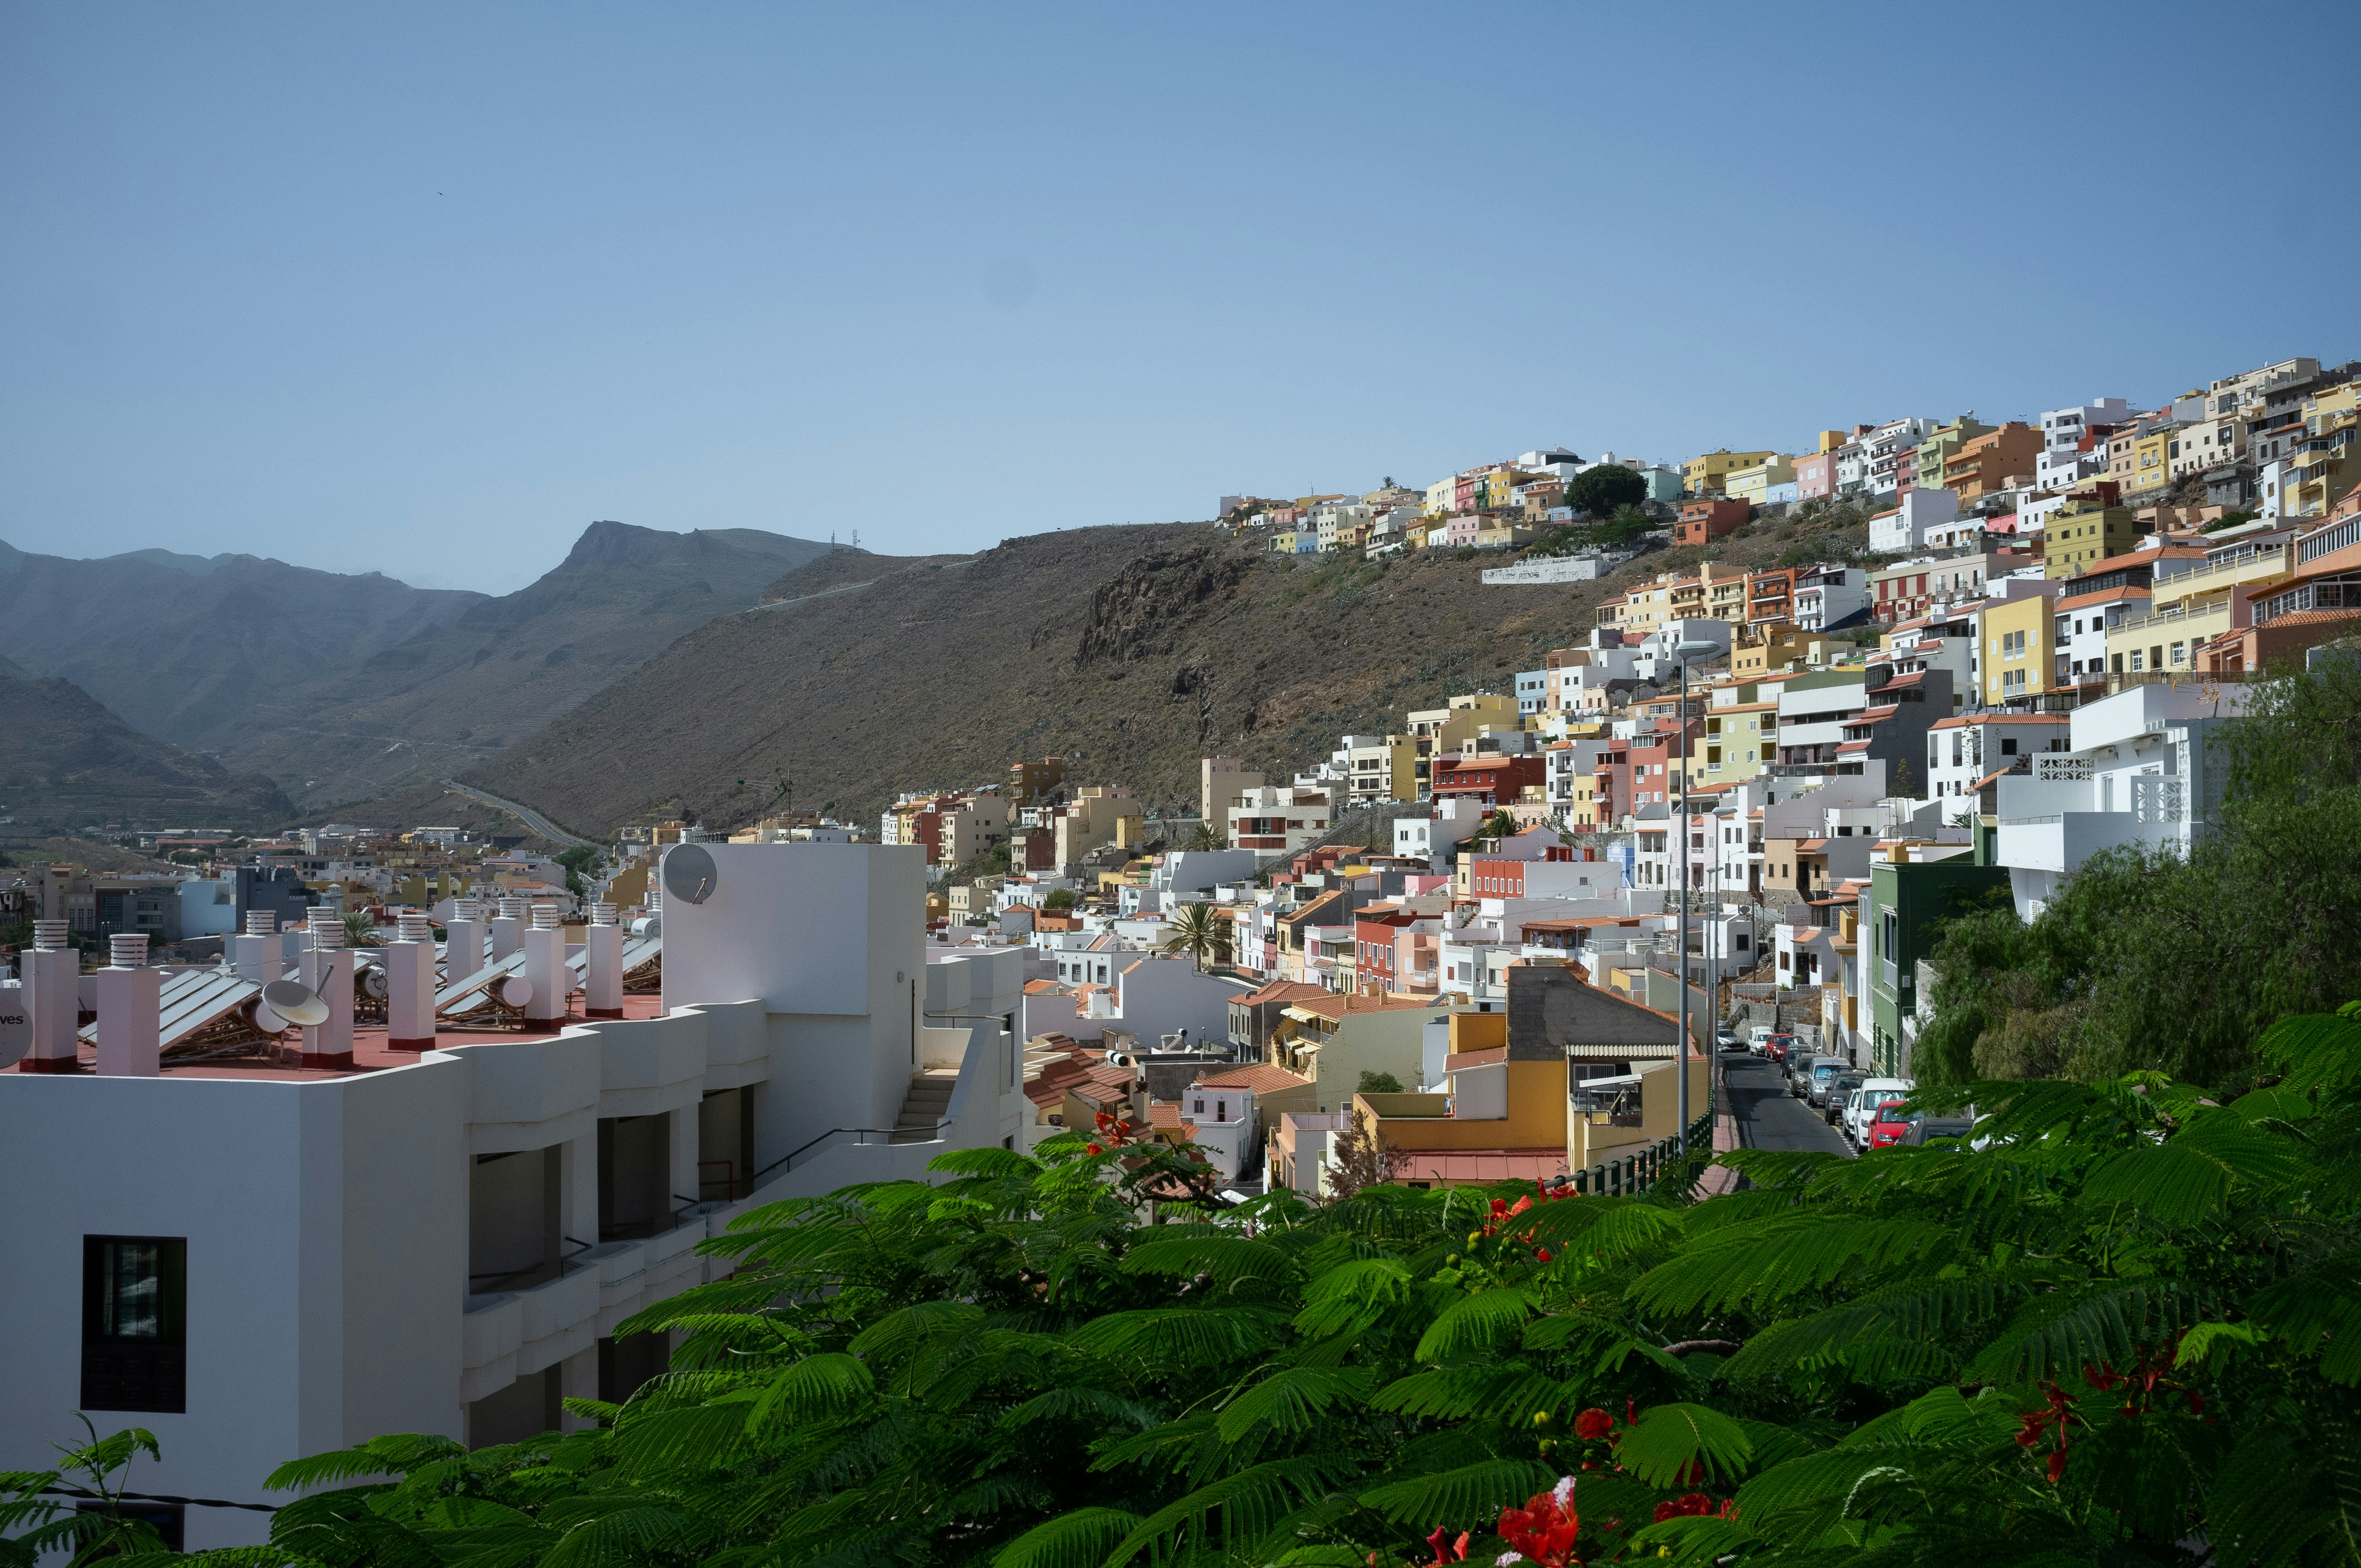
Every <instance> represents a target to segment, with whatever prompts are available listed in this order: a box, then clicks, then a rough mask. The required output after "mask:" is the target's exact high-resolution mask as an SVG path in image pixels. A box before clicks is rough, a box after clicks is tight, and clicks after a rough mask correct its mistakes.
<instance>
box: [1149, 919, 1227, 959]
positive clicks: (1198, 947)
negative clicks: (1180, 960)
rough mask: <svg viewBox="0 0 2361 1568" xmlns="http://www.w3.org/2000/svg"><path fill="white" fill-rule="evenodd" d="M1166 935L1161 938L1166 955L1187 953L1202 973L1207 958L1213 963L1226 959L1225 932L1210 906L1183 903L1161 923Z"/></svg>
mask: <svg viewBox="0 0 2361 1568" xmlns="http://www.w3.org/2000/svg"><path fill="white" fill-rule="evenodd" d="M1165 926H1166V929H1167V930H1168V932H1169V933H1170V934H1169V935H1168V936H1166V938H1164V950H1165V951H1166V952H1168V953H1187V954H1189V955H1190V956H1191V957H1192V958H1194V959H1196V960H1197V968H1198V970H1200V971H1202V970H1203V969H1204V967H1205V960H1206V959H1213V961H1214V962H1216V963H1223V962H1226V961H1227V960H1228V959H1229V956H1230V937H1229V933H1228V932H1227V931H1226V930H1224V929H1223V926H1222V921H1221V918H1220V917H1219V916H1216V915H1215V914H1214V913H1213V905H1210V904H1184V905H1180V907H1179V908H1177V909H1175V910H1174V911H1172V914H1171V916H1170V918H1168V919H1167V920H1166V922H1165Z"/></svg>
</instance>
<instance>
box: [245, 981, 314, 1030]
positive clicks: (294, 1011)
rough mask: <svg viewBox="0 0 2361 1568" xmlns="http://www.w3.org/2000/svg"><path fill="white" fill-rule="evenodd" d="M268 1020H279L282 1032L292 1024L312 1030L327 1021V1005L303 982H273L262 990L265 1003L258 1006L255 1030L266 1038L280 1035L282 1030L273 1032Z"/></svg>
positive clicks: (255, 1013) (259, 1003)
mask: <svg viewBox="0 0 2361 1568" xmlns="http://www.w3.org/2000/svg"><path fill="white" fill-rule="evenodd" d="M267 1017H275V1018H277V1019H278V1020H279V1029H284V1028H286V1027H287V1026H288V1025H291V1024H300V1025H303V1026H304V1027H306V1028H309V1027H310V1026H311V1025H314V1024H324V1023H326V1022H327V1021H328V1004H327V1003H324V1002H323V1001H321V1000H320V998H319V995H318V994H317V993H316V992H313V989H312V988H311V987H310V986H308V985H305V984H304V983H302V981H293V980H274V981H271V982H270V983H269V985H266V986H264V987H263V988H262V1000H261V1001H259V1002H258V1003H255V1007H254V1026H255V1027H256V1028H258V1029H260V1030H261V1031H263V1033H265V1034H269V1035H275V1034H277V1033H278V1032H279V1029H274V1028H272V1027H271V1026H270V1025H269V1023H267V1022H266V1021H265V1020H266V1018H267Z"/></svg>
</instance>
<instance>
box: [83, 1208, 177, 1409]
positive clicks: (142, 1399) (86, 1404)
mask: <svg viewBox="0 0 2361 1568" xmlns="http://www.w3.org/2000/svg"><path fill="white" fill-rule="evenodd" d="M188 1298H189V1244H188V1242H187V1241H186V1240H184V1239H182V1238H181V1237H178V1236H84V1237H83V1238H82V1409H86V1410H160V1411H165V1412H170V1413H173V1414H179V1413H182V1412H185V1411H186V1410H187V1409H188Z"/></svg>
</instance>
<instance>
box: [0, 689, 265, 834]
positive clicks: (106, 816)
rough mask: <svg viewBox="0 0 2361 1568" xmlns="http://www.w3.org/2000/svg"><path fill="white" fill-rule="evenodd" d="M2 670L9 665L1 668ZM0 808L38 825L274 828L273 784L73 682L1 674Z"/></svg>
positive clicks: (25, 828) (25, 827)
mask: <svg viewBox="0 0 2361 1568" xmlns="http://www.w3.org/2000/svg"><path fill="white" fill-rule="evenodd" d="M9 668H10V669H13V668H15V666H13V665H11V666H9ZM0 713H5V714H6V715H7V716H8V722H7V723H6V724H5V725H0V815H5V816H9V817H15V818H16V824H15V825H14V827H15V830H16V832H17V833H18V834H20V835H21V834H24V833H27V832H31V831H33V830H34V829H35V828H38V827H43V826H47V827H57V828H83V827H93V826H104V825H105V824H107V823H121V824H123V825H124V826H126V827H137V828H164V827H200V826H202V827H221V828H269V827H275V826H277V825H278V824H280V823H281V822H284V821H285V820H287V818H288V817H291V816H293V815H294V808H293V807H292V806H290V805H289V804H288V802H287V797H286V795H283V794H281V793H280V789H279V786H278V785H277V784H273V783H272V782H271V781H270V780H269V779H268V778H265V777H263V776H262V775H261V774H259V773H232V772H230V771H229V770H228V769H226V768H225V767H223V766H222V765H221V764H220V763H219V762H215V761H214V760H213V759H212V758H211V757H201V756H196V755H193V754H192V753H190V752H187V751H182V750H181V748H179V747H178V746H175V745H173V744H172V743H171V742H170V741H169V740H158V739H157V738H156V737H155V736H153V735H143V734H141V733H140V732H139V731H138V730H137V729H133V728H131V726H130V725H128V724H126V723H125V722H124V721H123V720H122V719H121V718H119V717H117V716H116V715H115V714H114V713H113V712H111V711H109V710H108V709H107V708H106V707H105V706H104V705H103V704H102V703H100V702H99V701H98V699H97V698H95V697H93V696H91V695H90V694H89V693H88V692H86V691H83V690H82V688H81V687H80V686H78V685H74V684H73V683H72V682H71V681H69V680H64V679H60V678H59V677H56V676H51V677H50V678H49V679H47V680H37V679H32V678H29V677H21V676H19V675H16V674H6V673H0Z"/></svg>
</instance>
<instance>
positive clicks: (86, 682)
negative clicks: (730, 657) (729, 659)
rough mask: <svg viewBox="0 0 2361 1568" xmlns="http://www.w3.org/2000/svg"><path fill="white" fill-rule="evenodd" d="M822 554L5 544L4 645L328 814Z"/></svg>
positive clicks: (770, 545) (772, 547)
mask: <svg viewBox="0 0 2361 1568" xmlns="http://www.w3.org/2000/svg"><path fill="white" fill-rule="evenodd" d="M827 554H829V546H827V545H825V544H818V543H812V542H811V541H809V540H804V539H793V538H788V537H786V536H785V535H781V534H774V533H765V532H760V531H758V530H754V529H714V530H705V531H701V532H690V533H669V532H663V531H661V530H657V529H649V528H637V527H632V526H631V525H629V524H625V523H620V522H598V523H593V524H591V525H590V527H589V528H588V530H587V531H586V532H584V533H583V534H582V536H581V538H580V539H579V540H577V542H576V543H575V545H574V548H573V550H572V551H571V552H570V553H569V554H567V556H566V559H565V560H564V561H563V562H561V563H559V565H557V566H555V568H553V569H552V570H551V571H550V572H549V573H548V574H547V575H545V576H543V577H542V578H541V579H540V580H538V581H537V582H534V583H533V584H532V585H531V586H530V587H525V588H523V589H521V590H519V591H518V592H516V593H513V594H508V595H504V596H501V597H500V598H489V597H487V596H485V595H482V594H477V593H466V592H456V591H443V590H430V589H421V588H413V587H410V586H409V585H407V584H405V583H400V582H396V581H394V580H393V579H392V578H390V577H385V576H378V575H376V574H368V575H366V576H341V575H339V574H336V573H333V572H315V571H311V570H308V569H306V568H303V567H298V566H290V565H286V564H285V563H284V562H280V561H269V560H263V559H259V558H258V557H255V556H251V555H215V556H212V557H203V556H196V555H182V554H173V553H171V552H169V551H163V550H145V551H139V552H136V553H134V554H127V555H116V556H112V557H108V558H106V559H103V560H96V561H76V560H68V559H64V558H61V557H59V556H52V555H37V554H27V553H25V552H22V551H18V550H16V549H14V548H12V547H10V546H8V545H6V544H5V543H0V655H5V656H8V657H12V658H14V659H15V660H16V662H17V663H20V664H22V665H24V666H25V667H26V668H27V669H29V670H31V671H34V672H36V673H38V674H44V675H63V676H66V677H67V678H69V679H71V680H72V681H74V682H75V683H76V684H77V685H81V686H82V687H83V688H84V689H86V690H88V691H89V692H91V693H92V694H93V696H96V697H98V698H99V700H100V701H102V702H104V704H106V705H107V706H108V707H112V708H115V710H116V711H117V712H119V713H121V714H122V715H124V716H125V718H126V719H127V721H128V722H129V723H131V724H132V725H134V726H136V727H137V729H143V730H147V731H148V732H150V733H153V734H156V735H159V736H162V737H163V738H164V739H165V740H170V741H172V742H174V743H176V744H178V745H180V746H181V747H184V748H187V749H188V750H190V751H202V752H204V753H206V754H209V755H212V756H214V757H217V758H219V759H220V760H221V761H222V762H224V763H225V765H226V766H227V767H228V768H229V769H231V770H232V771H236V772H250V773H268V774H269V775H271V776H272V777H274V778H275V779H277V780H278V781H279V782H280V784H281V785H282V786H283V787H284V788H285V789H286V791H287V793H288V795H290V796H291V797H292V798H293V799H294V800H296V801H297V802H299V803H301V806H302V808H303V809H306V810H313V811H317V810H322V809H325V808H328V807H332V806H336V805H338V804H340V803H343V802H346V801H352V800H363V799H368V798H371V797H375V796H378V795H383V794H385V793H386V792H387V791H388V790H398V789H401V788H402V787H404V786H405V785H409V784H416V783H420V782H423V781H431V780H434V779H439V778H442V777H444V776H446V775H447V774H449V773H453V772H455V771H456V770H457V769H460V768H463V767H468V766H472V765H476V764H478V763H479V762H482V761H483V760H485V759H487V758H489V757H492V756H496V755H497V754H498V753H499V751H500V748H501V747H502V746H504V745H507V744H509V743H511V741H514V740H520V739H522V738H523V737H525V736H527V735H530V734H533V733H534V732H535V731H537V730H539V729H542V728H543V727H544V726H545V725H546V724H548V723H549V722H550V720H552V719H553V718H557V717H558V716H559V715H561V714H564V713H565V712H566V711H567V710H568V709H570V708H571V707H574V705H575V704H577V703H578V702H580V701H581V700H582V699H583V698H585V697H587V696H590V695H591V694H592V693H594V692H597V691H598V690H600V689H601V688H603V687H605V686H607V685H610V684H612V683H613V682H614V681H616V680H617V679H619V678H620V677H621V676H622V675H624V674H628V673H629V672H630V671H631V670H632V669H634V668H636V667H637V666H638V665H639V663H641V662H642V661H643V660H645V659H646V658H648V657H649V656H650V655H651V654H653V653H655V652H658V651H660V650H661V649H663V648H664V647H665V646H666V645H667V644H669V643H671V642H672V641H674V640H675V639H676V638H677V637H679V636H680V635H681V634H682V633H683V632H685V631H687V630H691V629H693V628H695V627H697V626H701V625H703V624H704V623H705V622H707V621H708V620H712V619H713V618H714V617H715V616H718V615H730V614H734V613H736V612H738V611H740V610H743V609H751V608H752V606H754V605H755V604H757V603H758V602H760V598H761V595H762V593H763V585H765V584H767V583H770V582H772V581H773V580H774V579H775V578H777V577H778V576H780V575H781V574H782V573H785V572H788V571H791V570H793V569H794V568H796V567H797V566H799V565H806V564H807V563H810V562H812V561H814V560H815V559H816V558H818V557H821V556H825V555H827ZM862 559H866V557H863V556H860V555H857V554H855V555H853V556H852V557H851V560H853V561H859V560H862Z"/></svg>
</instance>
